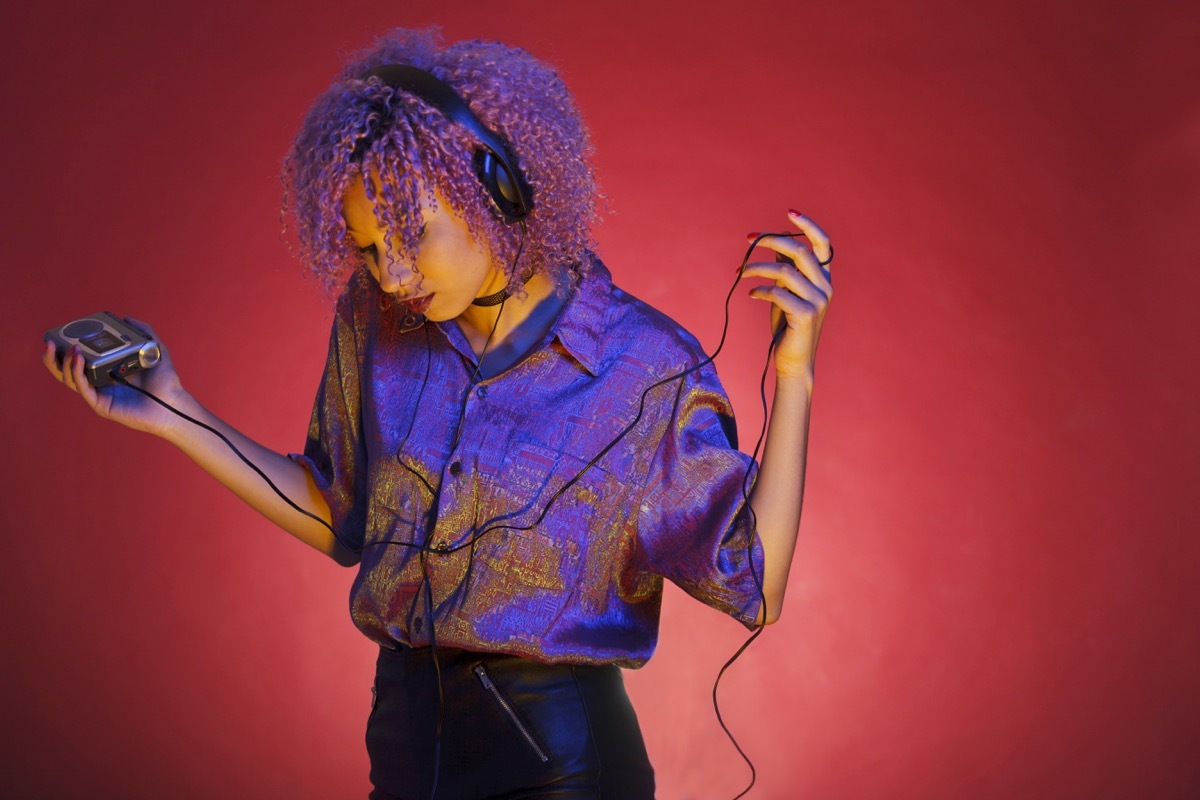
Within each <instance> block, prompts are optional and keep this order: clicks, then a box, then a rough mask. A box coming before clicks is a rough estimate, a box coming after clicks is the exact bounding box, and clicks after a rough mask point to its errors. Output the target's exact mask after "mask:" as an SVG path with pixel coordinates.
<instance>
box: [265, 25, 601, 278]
mask: <svg viewBox="0 0 1200 800" xmlns="http://www.w3.org/2000/svg"><path fill="white" fill-rule="evenodd" d="M383 64H408V65H410V66H413V67H417V68H419V69H423V70H425V71H427V72H430V73H432V74H433V75H435V76H436V77H438V78H440V79H441V80H443V81H445V82H446V83H448V84H449V85H450V86H451V87H453V88H454V89H455V90H456V91H457V92H458V93H459V95H460V96H461V97H462V98H463V100H465V101H466V102H467V104H468V105H469V106H470V107H471V110H472V111H473V112H474V113H475V115H476V116H477V117H478V118H479V119H480V121H481V122H483V124H484V125H486V126H487V127H488V128H490V129H491V130H492V131H494V132H495V133H496V134H497V135H499V136H500V137H501V138H502V139H503V140H504V141H505V142H507V143H508V145H509V148H510V152H509V153H508V154H507V155H508V156H509V158H510V159H511V160H510V163H513V165H514V167H515V168H516V169H518V170H520V171H521V172H522V173H523V175H524V177H525V179H526V182H527V183H528V185H529V187H530V188H531V189H532V194H533V208H532V210H531V211H530V213H529V214H528V216H527V217H525V222H526V225H527V233H526V234H523V233H522V230H521V226H519V225H513V224H510V223H509V222H507V221H506V220H505V218H504V217H503V215H502V214H501V213H500V211H499V209H497V208H496V207H495V204H494V203H493V201H492V200H491V197H490V196H489V194H488V192H487V189H486V188H485V187H484V186H483V185H482V184H481V183H480V181H479V179H478V177H477V175H476V172H475V169H474V166H473V156H474V151H475V149H476V147H477V142H476V141H475V139H474V136H473V135H472V134H471V133H470V132H469V131H468V130H467V129H466V128H464V127H463V126H461V125H459V124H458V123H455V122H451V121H450V120H449V119H447V118H446V117H444V116H443V115H442V113H441V112H439V111H438V110H437V109H435V108H433V107H432V106H430V105H429V104H427V103H426V102H425V101H424V100H422V99H421V98H419V97H417V96H415V95H412V94H409V93H407V92H405V91H404V90H402V89H395V88H392V87H391V86H388V85H386V84H384V83H382V82H381V81H380V80H379V79H378V78H372V79H370V80H363V79H362V76H363V75H364V74H365V73H366V72H367V71H369V70H371V69H373V68H375V67H377V66H380V65H383ZM591 154H592V147H591V143H590V140H589V138H588V132H587V129H586V127H585V126H584V123H583V119H582V118H581V117H580V115H579V112H578V110H577V109H576V107H575V103H574V100H573V99H572V98H571V95H570V93H569V92H568V91H567V88H566V86H565V85H564V84H563V82H562V80H561V79H560V78H559V77H558V74H557V73H556V72H555V71H554V70H553V69H552V68H550V67H549V66H547V65H546V64H543V63H542V62H540V61H538V60H537V59H535V58H534V57H533V56H531V55H529V54H528V53H526V52H525V51H523V50H519V49H514V48H510V47H506V46H504V45H502V44H499V43H489V42H481V41H468V42H458V43H455V44H451V45H450V46H445V45H444V44H443V42H442V38H441V35H440V33H439V31H438V29H437V28H431V29H427V30H420V31H410V30H404V29H396V30H393V31H391V32H389V33H387V34H385V35H383V36H381V37H380V38H379V39H377V40H376V42H375V45H374V46H373V47H371V48H368V49H366V50H364V51H362V52H361V53H359V54H358V55H356V56H354V57H352V58H351V59H350V60H349V62H348V63H347V64H346V66H345V68H344V69H343V71H342V73H341V75H340V76H339V77H338V78H337V80H336V81H335V82H334V83H333V85H332V86H330V87H329V89H328V90H326V91H325V93H324V94H322V95H321V96H320V97H318V98H317V100H316V102H315V103H314V104H313V106H312V108H311V109H309V112H308V115H307V117H306V118H305V120H304V124H303V125H302V126H301V128H300V131H299V132H298V133H297V135H296V139H295V142H294V143H293V145H292V149H291V151H290V152H289V153H288V155H287V157H286V158H285V159H284V167H283V183H284V201H283V212H284V216H285V218H286V217H289V216H290V217H291V219H292V220H294V223H295V230H296V235H297V238H298V240H299V245H300V256H301V259H302V261H303V262H304V264H305V267H306V269H307V271H308V272H309V273H310V274H311V275H312V276H313V277H315V278H316V279H317V281H318V282H319V283H320V284H321V285H322V286H323V287H324V288H325V290H326V291H327V292H330V293H334V292H336V291H337V290H338V289H339V288H340V285H341V283H342V281H343V280H344V277H345V274H346V272H347V271H348V269H351V268H354V267H361V266H362V263H363V260H362V256H361V254H360V253H359V251H358V249H357V248H356V247H355V246H354V243H353V241H352V240H351V239H350V237H349V235H348V234H347V232H346V223H345V220H344V219H343V218H342V196H343V195H344V194H345V192H346V190H347V188H348V187H349V186H350V184H351V183H352V182H353V181H354V180H355V179H356V178H362V179H363V185H364V186H365V187H366V190H367V196H368V197H369V198H370V199H371V200H372V201H373V202H374V203H375V207H376V214H377V216H378V217H379V220H380V224H381V225H382V226H383V227H384V228H385V229H386V230H388V231H390V232H391V233H392V236H393V237H394V241H395V244H394V245H393V244H392V243H391V242H389V245H388V246H389V249H392V253H390V255H392V256H393V257H396V258H399V259H400V260H402V261H407V262H409V263H413V262H415V254H416V252H417V247H418V238H419V235H420V227H421V222H422V220H421V211H420V197H419V195H418V193H419V191H420V190H421V188H422V187H424V189H425V191H426V193H427V196H428V199H429V200H430V201H431V202H433V203H436V202H437V201H436V198H435V197H434V191H435V190H436V191H437V192H438V193H440V195H441V196H442V197H443V198H444V199H445V201H446V203H447V204H448V205H449V206H450V207H451V208H452V209H453V210H454V211H455V212H456V213H457V214H458V215H459V216H461V217H462V218H463V219H464V220H465V221H466V223H467V225H468V227H469V229H470V231H471V233H472V235H473V236H474V237H475V238H476V239H477V240H479V241H480V242H481V243H482V244H484V245H485V246H486V248H487V250H488V251H490V253H491V257H492V260H493V263H494V264H495V265H496V267H497V268H499V269H501V270H503V271H504V272H506V273H508V275H509V279H510V281H511V282H512V283H513V284H514V285H515V286H520V285H522V284H524V282H525V281H526V280H528V279H529V277H530V276H531V275H533V274H534V272H535V271H541V270H554V269H559V268H568V269H572V270H575V269H577V267H578V265H579V264H580V263H582V262H583V260H584V259H585V258H586V257H587V253H588V252H589V251H590V250H594V249H595V241H594V239H593V238H592V234H591V223H592V222H593V220H594V218H595V216H596V210H595V200H596V192H597V190H596V181H595V175H594V173H593V170H592V166H591ZM368 176H377V177H378V181H379V182H378V187H377V186H376V184H375V181H374V180H370V179H368ZM523 237H527V238H526V241H524V243H523V246H522V238H523ZM414 269H415V266H414Z"/></svg>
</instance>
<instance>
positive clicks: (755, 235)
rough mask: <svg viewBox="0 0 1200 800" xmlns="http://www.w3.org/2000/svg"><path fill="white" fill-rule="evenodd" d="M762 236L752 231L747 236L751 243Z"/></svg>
mask: <svg viewBox="0 0 1200 800" xmlns="http://www.w3.org/2000/svg"><path fill="white" fill-rule="evenodd" d="M760 236H762V234H761V233H759V232H758V231H750V232H749V233H747V234H746V238H747V239H749V240H750V241H754V240H755V239H757V238H758V237H760Z"/></svg>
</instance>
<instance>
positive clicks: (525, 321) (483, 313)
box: [455, 272, 563, 374]
mask: <svg viewBox="0 0 1200 800" xmlns="http://www.w3.org/2000/svg"><path fill="white" fill-rule="evenodd" d="M502 286H503V284H500V285H497V286H494V287H492V286H485V287H484V288H483V290H482V291H481V294H482V295H487V294H491V293H493V292H496V291H499V290H500V288H502ZM556 289H557V282H556V279H555V277H551V276H547V275H546V274H545V273H542V272H538V273H535V274H534V275H533V277H531V278H530V279H529V280H528V281H526V282H525V285H524V287H522V289H521V290H516V291H515V293H514V295H513V296H512V297H509V298H508V299H506V300H505V301H504V302H503V303H501V304H499V305H495V306H475V305H472V306H469V307H468V308H467V310H466V311H464V312H463V313H462V314H460V315H459V316H458V318H457V319H456V320H455V321H456V322H457V323H458V326H459V327H460V328H461V329H462V332H463V334H464V335H465V336H466V337H467V341H468V342H469V343H470V345H471V349H472V350H474V351H475V355H477V356H478V355H479V354H480V353H482V352H483V348H484V346H485V345H486V346H487V350H488V357H487V361H488V362H489V363H492V362H493V358H494V359H495V361H497V362H499V363H500V365H501V366H500V368H501V369H503V368H505V367H507V366H508V365H509V364H511V363H513V362H514V361H515V360H517V359H518V358H519V357H520V356H521V355H523V354H524V353H525V352H526V351H527V350H529V348H531V347H533V346H534V345H536V344H537V343H538V342H539V341H541V339H542V337H543V336H545V335H546V331H548V330H550V326H551V325H553V324H554V319H555V317H557V316H558V312H559V309H561V308H562V302H563V301H562V298H560V297H559V294H558V292H557V291H556ZM493 327H494V328H495V333H492V329H493ZM489 334H490V335H491V341H490V342H489V341H488V336H489ZM488 371H489V373H492V374H494V373H495V372H497V371H499V370H488Z"/></svg>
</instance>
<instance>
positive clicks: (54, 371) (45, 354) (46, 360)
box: [42, 342, 63, 383]
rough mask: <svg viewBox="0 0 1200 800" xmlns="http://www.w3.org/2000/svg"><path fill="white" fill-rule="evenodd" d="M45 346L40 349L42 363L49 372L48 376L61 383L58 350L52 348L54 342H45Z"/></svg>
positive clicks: (60, 365)
mask: <svg viewBox="0 0 1200 800" xmlns="http://www.w3.org/2000/svg"><path fill="white" fill-rule="evenodd" d="M45 345H46V346H45V347H44V348H43V349H42V363H43V364H44V365H45V366H46V369H48V370H49V371H50V374H51V375H53V376H54V379H55V380H57V381H58V382H59V383H62V379H63V376H62V373H63V371H62V364H60V363H59V361H58V348H56V347H55V346H54V342H46V343H45Z"/></svg>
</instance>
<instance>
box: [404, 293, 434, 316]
mask: <svg viewBox="0 0 1200 800" xmlns="http://www.w3.org/2000/svg"><path fill="white" fill-rule="evenodd" d="M432 302H433V295H431V294H427V295H425V296H423V297H413V298H411V299H409V300H405V301H404V307H405V308H407V309H408V310H409V311H411V312H412V313H414V314H424V313H425V312H426V311H428V310H429V304H430V303H432Z"/></svg>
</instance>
